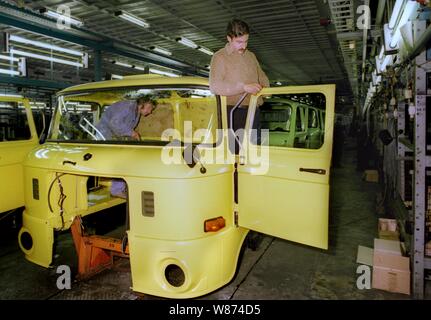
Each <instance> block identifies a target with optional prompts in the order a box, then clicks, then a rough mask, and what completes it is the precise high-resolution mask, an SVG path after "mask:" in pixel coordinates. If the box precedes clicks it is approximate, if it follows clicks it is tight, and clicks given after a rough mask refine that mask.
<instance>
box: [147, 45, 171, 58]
mask: <svg viewBox="0 0 431 320" xmlns="http://www.w3.org/2000/svg"><path fill="white" fill-rule="evenodd" d="M150 49H151V50H153V51H155V52H158V53H161V54H164V55H167V56H171V55H172V52H170V51H168V50H166V49H163V48H159V47H155V46H153V47H150Z"/></svg>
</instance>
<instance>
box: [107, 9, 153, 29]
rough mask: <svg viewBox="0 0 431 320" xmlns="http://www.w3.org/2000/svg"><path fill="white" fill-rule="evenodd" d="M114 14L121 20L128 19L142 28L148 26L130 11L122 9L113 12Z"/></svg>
mask: <svg viewBox="0 0 431 320" xmlns="http://www.w3.org/2000/svg"><path fill="white" fill-rule="evenodd" d="M115 16H117V17H118V18H121V19H123V20H126V21H129V22H131V23H133V24H136V25H138V26H140V27H143V28H148V27H149V26H150V24H149V23H148V22H146V21H144V20H142V19H140V18H138V17H136V16H134V15H132V14H130V13H127V12H124V11H117V12H115Z"/></svg>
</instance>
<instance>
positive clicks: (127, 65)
mask: <svg viewBox="0 0 431 320" xmlns="http://www.w3.org/2000/svg"><path fill="white" fill-rule="evenodd" d="M112 62H113V63H114V64H116V65H119V66H122V67H126V68H133V66H132V65H131V64H128V63H124V62H119V61H112Z"/></svg>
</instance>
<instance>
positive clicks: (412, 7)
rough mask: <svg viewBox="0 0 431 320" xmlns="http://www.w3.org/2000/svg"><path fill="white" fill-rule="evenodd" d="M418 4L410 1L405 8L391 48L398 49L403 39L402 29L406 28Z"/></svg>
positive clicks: (393, 36)
mask: <svg viewBox="0 0 431 320" xmlns="http://www.w3.org/2000/svg"><path fill="white" fill-rule="evenodd" d="M417 5H418V3H416V2H414V1H408V2H407V4H406V5H405V6H404V10H403V14H402V16H401V18H400V21H399V23H398V26H397V28H396V30H395V33H393V35H392V39H391V43H390V47H391V48H396V47H397V45H398V42H399V40H400V38H401V27H402V26H404V25H405V24H406V23H407V21H408V20H409V18H410V16H411V15H412V13H413V11H414V10H415V9H416V7H417Z"/></svg>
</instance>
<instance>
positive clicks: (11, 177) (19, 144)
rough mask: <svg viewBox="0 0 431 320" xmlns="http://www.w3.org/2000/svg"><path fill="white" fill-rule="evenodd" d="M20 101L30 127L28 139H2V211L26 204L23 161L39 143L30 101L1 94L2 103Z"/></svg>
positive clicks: (0, 173) (0, 204)
mask: <svg viewBox="0 0 431 320" xmlns="http://www.w3.org/2000/svg"><path fill="white" fill-rule="evenodd" d="M8 102H13V103H18V104H19V105H21V106H24V107H25V110H26V115H27V121H28V124H29V128H30V138H29V139H27V140H16V141H0V177H1V180H2V181H3V182H2V183H1V184H0V213H1V212H5V211H8V210H11V209H15V208H18V207H21V206H24V195H23V192H22V191H23V189H24V185H23V181H24V178H23V167H22V162H23V161H24V158H25V157H26V156H27V154H28V153H29V151H30V150H31V149H32V148H34V147H35V146H36V145H37V144H38V137H37V133H36V128H35V126H34V122H33V116H32V113H31V108H30V104H29V101H28V100H27V99H25V98H20V97H8V96H0V104H1V103H8Z"/></svg>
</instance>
